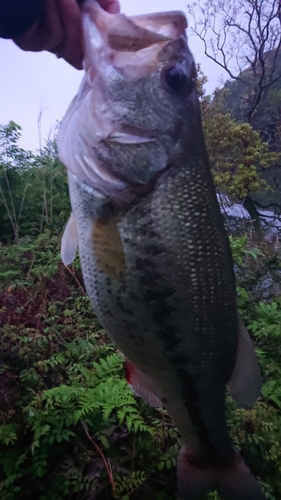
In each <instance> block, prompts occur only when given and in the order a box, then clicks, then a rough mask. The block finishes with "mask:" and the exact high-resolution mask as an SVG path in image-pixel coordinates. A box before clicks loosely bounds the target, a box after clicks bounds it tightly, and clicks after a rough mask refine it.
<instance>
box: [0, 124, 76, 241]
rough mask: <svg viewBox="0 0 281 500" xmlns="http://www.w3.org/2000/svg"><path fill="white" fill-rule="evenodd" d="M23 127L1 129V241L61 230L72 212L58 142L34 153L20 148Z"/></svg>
mask: <svg viewBox="0 0 281 500" xmlns="http://www.w3.org/2000/svg"><path fill="white" fill-rule="evenodd" d="M20 136H21V127H20V126H19V125H17V124H15V123H14V122H12V121H11V122H10V123H9V124H8V125H5V126H3V125H2V126H0V241H3V242H4V243H7V242H11V241H15V242H16V243H18V241H19V238H21V237H25V236H28V237H30V236H37V235H38V234H40V233H42V231H43V229H44V228H48V229H50V230H51V231H52V232H53V231H56V230H59V231H61V230H62V228H63V226H64V225H65V223H66V220H67V217H68V215H69V213H70V204H69V196H68V188H67V177H66V171H65V168H64V166H63V165H62V163H61V162H60V161H59V158H58V151H57V144H56V141H55V140H54V141H47V143H46V144H45V146H44V148H42V150H41V151H40V152H39V153H38V154H34V153H32V152H31V151H25V150H23V149H22V148H20V147H19V146H18V141H19V139H20Z"/></svg>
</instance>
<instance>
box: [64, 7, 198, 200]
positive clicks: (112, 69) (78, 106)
mask: <svg viewBox="0 0 281 500" xmlns="http://www.w3.org/2000/svg"><path fill="white" fill-rule="evenodd" d="M82 20H83V33H84V49H85V50H84V51H85V58H84V69H85V78H84V80H83V82H82V85H81V87H80V89H79V92H78V94H77V96H76V98H75V99H74V101H73V102H72V104H71V106H70V108H69V110H68V112H67V114H66V116H65V118H64V120H63V122H62V125H61V128H60V133H59V141H58V142H59V152H60V158H61V160H62V161H63V162H64V163H65V165H66V166H67V168H68V170H69V171H70V172H71V174H72V175H74V176H75V179H76V180H77V181H78V182H80V183H84V184H86V185H87V186H88V187H91V188H93V189H94V190H95V192H96V193H99V194H100V196H103V195H104V196H108V197H111V198H119V199H122V200H124V201H131V200H132V199H134V197H135V196H137V195H138V194H142V193H146V192H147V191H149V190H150V189H152V186H153V183H154V182H155V179H157V178H158V177H159V176H160V175H161V173H162V172H165V171H166V170H167V169H169V168H170V167H171V166H173V167H175V166H177V165H180V164H182V160H183V158H182V157H183V155H184V154H186V152H188V151H189V150H191V149H193V148H194V144H195V143H196V140H197V139H196V138H197V137H199V136H200V141H201V142H200V141H199V139H198V144H200V145H201V147H202V136H201V134H200V126H201V122H200V109H199V104H198V99H197V95H196V69H195V64H194V60H193V57H192V54H191V52H190V50H189V48H188V46H187V39H186V34H185V29H186V27H187V22H186V18H185V15H184V14H183V13H182V12H179V11H175V12H166V13H156V14H150V15H149V14H148V15H144V16H132V17H128V16H125V15H124V14H115V15H113V14H109V13H107V12H105V11H104V10H103V9H101V7H100V6H99V5H98V3H97V2H95V1H94V0H87V1H86V2H84V3H83V5H82ZM198 125H199V128H198ZM197 129H198V130H197ZM197 132H198V133H197ZM199 147H200V146H199Z"/></svg>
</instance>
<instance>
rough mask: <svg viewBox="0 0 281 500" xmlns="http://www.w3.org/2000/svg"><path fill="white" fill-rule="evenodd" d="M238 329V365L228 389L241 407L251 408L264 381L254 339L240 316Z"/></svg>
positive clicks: (236, 364)
mask: <svg viewBox="0 0 281 500" xmlns="http://www.w3.org/2000/svg"><path fill="white" fill-rule="evenodd" d="M238 329H239V340H238V351H237V356H236V363H235V367H234V370H233V373H232V375H231V378H230V381H229V382H228V388H229V390H230V393H231V395H232V397H233V398H234V399H235V401H236V402H237V403H238V404H239V405H240V406H242V407H243V408H249V407H251V406H252V404H253V403H254V402H255V400H256V399H257V398H258V397H259V394H260V390H261V384H262V379H261V373H260V368H259V365H258V360H257V357H256V354H255V351H254V345H253V342H252V339H251V338H250V335H249V333H248V330H247V328H246V326H245V325H244V321H243V319H242V318H241V317H240V316H238Z"/></svg>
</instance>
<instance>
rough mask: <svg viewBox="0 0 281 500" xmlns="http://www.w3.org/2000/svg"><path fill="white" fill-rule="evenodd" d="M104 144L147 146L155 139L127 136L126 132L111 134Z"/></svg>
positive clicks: (135, 135) (142, 136)
mask: <svg viewBox="0 0 281 500" xmlns="http://www.w3.org/2000/svg"><path fill="white" fill-rule="evenodd" d="M104 141H105V142H111V143H117V144H132V145H133V144H147V143H151V142H155V138H154V137H151V136H148V135H139V134H128V133H126V132H113V133H112V134H110V135H109V136H108V137H107V138H106V139H104Z"/></svg>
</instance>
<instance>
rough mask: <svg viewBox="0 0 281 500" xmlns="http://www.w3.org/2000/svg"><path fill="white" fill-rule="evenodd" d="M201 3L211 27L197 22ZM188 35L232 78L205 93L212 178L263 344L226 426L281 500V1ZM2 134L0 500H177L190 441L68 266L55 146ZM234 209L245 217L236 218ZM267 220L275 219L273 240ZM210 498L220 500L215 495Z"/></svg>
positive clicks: (226, 14) (241, 297) (217, 8)
mask: <svg viewBox="0 0 281 500" xmlns="http://www.w3.org/2000/svg"><path fill="white" fill-rule="evenodd" d="M198 5H199V7H200V8H201V11H200V12H201V13H200V12H199V14H198ZM196 6H197V7H196V8H197V10H196V15H195V11H194V6H193V5H189V6H188V9H189V13H190V15H191V16H193V18H194V25H193V29H194V32H195V33H196V34H197V36H199V37H201V38H202V40H203V41H204V43H205V44H206V45H205V49H206V53H207V54H208V55H209V57H212V58H213V59H214V60H215V61H216V62H217V64H219V65H223V67H224V69H226V70H227V71H228V74H229V77H230V80H229V81H228V82H227V83H226V84H225V85H224V86H223V87H222V88H220V89H217V90H216V91H215V93H214V95H213V96H208V95H206V94H205V91H204V84H205V83H206V77H205V76H204V75H203V74H202V73H201V70H200V67H198V93H199V96H200V100H201V109H202V118H203V126H204V131H205V137H206V142H207V147H208V151H209V156H210V162H211V167H212V172H213V177H214V180H215V183H216V187H217V190H218V197H219V199H220V201H221V202H222V210H223V213H224V217H225V224H226V227H227V229H228V232H229V236H230V242H231V247H232V252H233V259H234V268H235V272H236V277H237V296H238V306H239V310H240V312H241V313H242V315H243V317H244V319H245V321H246V324H247V326H248V328H249V331H250V333H251V335H252V337H253V339H254V342H255V345H256V352H257V354H258V357H259V362H260V365H261V368H262V374H263V388H262V393H261V396H260V398H259V399H258V401H257V402H256V403H255V405H254V406H253V408H252V409H250V410H243V409H240V408H238V407H237V406H236V405H235V404H234V402H233V401H232V400H231V399H230V398H229V399H228V410H227V411H228V422H229V428H230V432H231V435H232V439H233V441H234V444H235V446H236V447H237V449H239V450H240V452H241V453H242V455H243V457H244V458H245V460H246V462H247V464H248V465H249V467H250V468H251V470H252V471H253V473H254V474H255V475H256V476H257V477H258V478H259V480H260V482H261V486H262V489H263V491H264V493H265V495H266V498H268V499H270V500H278V499H280V498H281V448H280V442H281V355H280V354H281V347H280V345H281V343H280V339H281V285H280V283H281V253H280V244H279V239H280V232H278V231H280V226H278V220H279V221H280V205H281V202H280V191H281V173H280V172H281V165H280V164H281V160H280V152H281V29H280V19H281V14H280V3H279V2H278V1H275V0H274V1H263V0H259V1H258V0H247V1H246V2H245V1H244V0H243V1H242V0H235V1H232V2H229V1H227V0H224V1H221V0H220V1H219V2H218V1H217V2H216V1H214V2H208V3H207V4H205V3H204V2H200V1H199V2H196ZM20 134H21V128H20V126H19V125H17V124H16V123H14V122H13V121H10V123H8V124H4V125H2V126H0V242H1V243H0V331H1V335H0V442H1V447H0V464H1V472H0V496H1V499H3V500H15V499H17V500H19V499H22V500H26V499H33V498H34V499H39V500H57V499H58V498H60V499H68V500H84V499H85V500H86V499H87V500H91V499H105V500H106V499H110V498H116V499H123V500H128V499H132V500H138V499H140V500H141V499H143V498H144V496H145V497H146V498H147V499H148V500H149V499H151V500H152V499H153V500H155V499H156V500H169V499H173V498H176V478H175V465H176V459H177V454H178V451H179V449H180V445H181V440H180V436H179V435H178V432H177V429H176V428H175V427H174V425H173V423H172V422H171V420H170V419H169V417H168V415H167V414H166V412H165V411H164V410H163V409H152V408H150V407H148V405H146V404H145V403H144V402H142V401H140V400H138V399H136V398H135V397H134V395H133V394H132V392H131V390H130V389H129V387H128V386H127V384H126V382H125V379H124V370H123V358H122V355H121V354H120V353H119V352H118V351H116V349H115V348H114V346H113V345H112V344H111V343H110V341H109V339H108V338H107V336H106V333H105V332H104V331H103V330H102V328H101V327H100V325H99V323H98V320H97V318H96V316H95V314H94V311H93V310H92V308H91V305H90V303H89V300H88V298H87V295H86V293H85V289H84V284H83V279H82V275H81V270H80V265H79V260H78V258H77V259H76V260H75V262H74V264H73V265H72V266H69V267H65V266H63V264H62V263H61V261H60V254H59V248H60V240H61V236H62V231H63V228H64V226H65V224H66V222H67V219H68V217H69V214H70V203H69V196H68V187H67V176H66V171H65V168H64V166H63V165H62V164H61V163H60V161H59V158H58V152H57V144H56V140H49V141H47V142H46V143H45V145H44V146H43V147H42V148H41V150H39V151H38V152H37V153H33V152H31V151H26V150H23V149H22V148H20V147H19V145H18V141H19V138H20ZM234 201H235V202H237V201H239V202H240V203H242V204H243V205H244V207H245V209H246V210H247V212H248V214H249V217H248V219H245V220H243V221H241V220H240V221H239V220H237V219H236V218H235V217H232V216H229V215H227V214H228V212H227V206H226V205H227V204H228V203H229V204H231V203H233V202H234ZM260 207H263V208H265V207H266V208H268V207H270V208H271V210H274V211H275V217H276V221H275V222H276V224H275V226H274V227H273V229H272V225H271V229H270V231H269V230H268V229H267V224H266V219H265V218H264V217H261V216H260V213H259V212H260ZM204 498H208V499H209V500H211V499H213V500H217V499H218V498H219V496H218V494H217V492H213V493H209V494H208V495H207V496H205V497H204Z"/></svg>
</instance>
